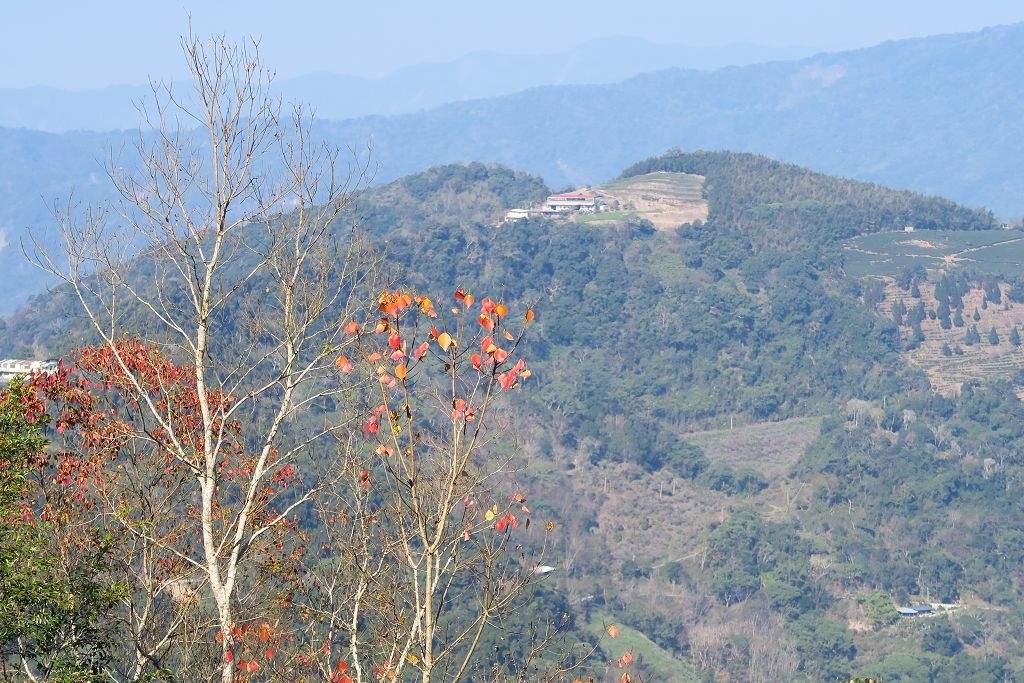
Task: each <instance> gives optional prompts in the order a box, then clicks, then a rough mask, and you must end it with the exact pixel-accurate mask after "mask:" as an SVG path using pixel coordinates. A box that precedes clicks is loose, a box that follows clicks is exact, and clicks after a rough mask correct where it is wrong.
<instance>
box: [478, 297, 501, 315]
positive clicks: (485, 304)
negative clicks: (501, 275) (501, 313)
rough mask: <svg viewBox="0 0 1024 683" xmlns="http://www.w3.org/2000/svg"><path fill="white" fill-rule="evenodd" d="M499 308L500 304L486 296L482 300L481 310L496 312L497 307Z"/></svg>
mask: <svg viewBox="0 0 1024 683" xmlns="http://www.w3.org/2000/svg"><path fill="white" fill-rule="evenodd" d="M497 308H498V306H497V305H496V304H495V303H494V301H493V300H491V299H489V298H487V297H484V298H483V299H482V300H481V301H480V310H481V311H483V312H484V313H494V311H495V309H497Z"/></svg>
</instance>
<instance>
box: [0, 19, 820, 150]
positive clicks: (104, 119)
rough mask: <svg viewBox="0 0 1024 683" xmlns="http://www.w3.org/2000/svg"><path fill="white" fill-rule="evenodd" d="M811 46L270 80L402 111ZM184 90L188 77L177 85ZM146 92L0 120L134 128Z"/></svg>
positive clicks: (582, 51)
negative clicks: (375, 75)
mask: <svg viewBox="0 0 1024 683" xmlns="http://www.w3.org/2000/svg"><path fill="white" fill-rule="evenodd" d="M812 52H814V50H812V49H810V48H800V47H793V48H770V47H763V46H758V45H750V44H746V43H742V44H734V45H726V46H721V47H689V46H686V45H681V44H659V43H652V42H650V41H647V40H643V39H640V38H628V37H622V36H610V37H606V38H599V39H595V40H591V41H587V42H585V43H582V44H580V45H577V46H575V47H572V48H570V49H567V50H561V51H552V52H551V53H550V54H540V55H507V54H500V53H496V52H486V51H479V52H473V53H470V54H467V55H465V56H463V57H460V58H459V59H456V60H454V61H451V62H444V63H426V64H414V65H411V66H406V67H402V68H400V69H397V70H395V71H394V72H392V73H390V74H388V75H386V76H383V77H380V78H364V77H360V76H352V75H348V74H343V73H328V72H319V73H309V74H305V75H302V76H297V77H294V78H289V79H282V80H279V81H278V82H277V83H276V89H277V92H278V94H279V95H280V96H281V97H282V98H283V99H284V100H286V101H290V102H291V101H294V102H301V103H304V104H308V105H309V106H311V107H312V108H314V109H315V110H316V111H317V113H318V115H319V116H320V117H322V118H327V119H348V118H355V117H360V116H368V115H373V114H376V115H395V114H404V113H410V112H415V111H419V110H422V109H427V108H430V107H437V106H439V105H442V104H445V103H447V102H456V101H463V100H469V99H478V98H483V97H496V96H500V95H507V94H510V93H514V92H519V91H521V90H525V89H527V88H532V87H537V86H542V85H564V84H570V83H614V82H617V81H621V80H623V79H626V78H630V77H632V76H635V75H636V74H639V73H643V72H647V71H654V70H657V69H666V68H679V67H683V68H689V69H699V70H712V69H719V68H722V67H725V66H730V65H742V64H757V63H760V62H766V61H770V60H780V59H794V58H797V57H803V56H806V55H809V54H811V53H812ZM180 86H181V87H180V88H178V89H179V90H180V91H181V92H182V93H186V92H187V91H188V85H187V83H182V84H180ZM151 96H152V91H151V88H150V86H148V85H135V86H133V85H117V86H110V87H107V88H100V89H94V90H84V91H69V90H62V89H58V88H50V87H33V88H0V126H2V127H8V128H29V129H33V130H41V131H46V132H51V133H61V132H68V131H74V130H94V131H110V130H124V129H131V128H136V127H138V126H139V121H140V119H139V111H138V109H137V106H136V105H137V103H139V102H142V101H145V100H147V99H149V98H151Z"/></svg>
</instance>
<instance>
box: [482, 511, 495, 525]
mask: <svg viewBox="0 0 1024 683" xmlns="http://www.w3.org/2000/svg"><path fill="white" fill-rule="evenodd" d="M484 519H486V520H487V521H488V522H489V521H491V520H492V519H494V513H493V512H491V511H490V510H488V511H487V512H485V513H484Z"/></svg>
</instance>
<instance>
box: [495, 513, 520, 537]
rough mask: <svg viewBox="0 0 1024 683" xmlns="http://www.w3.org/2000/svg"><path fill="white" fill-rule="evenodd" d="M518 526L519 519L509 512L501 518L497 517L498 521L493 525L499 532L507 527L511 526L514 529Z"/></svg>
mask: <svg viewBox="0 0 1024 683" xmlns="http://www.w3.org/2000/svg"><path fill="white" fill-rule="evenodd" d="M518 526H519V520H518V519H516V516H515V515H513V514H512V513H511V512H510V513H508V514H507V515H505V516H504V517H502V518H501V519H499V520H498V523H497V524H495V525H494V528H495V529H497V530H498V531H499V532H501V531H504V530H505V529H507V528H508V527H512V528H513V529H515V528H517V527H518Z"/></svg>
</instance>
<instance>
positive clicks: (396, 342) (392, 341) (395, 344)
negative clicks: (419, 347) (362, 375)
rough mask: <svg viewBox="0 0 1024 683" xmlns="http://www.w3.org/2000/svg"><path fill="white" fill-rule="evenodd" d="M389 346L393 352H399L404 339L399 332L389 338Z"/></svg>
mask: <svg viewBox="0 0 1024 683" xmlns="http://www.w3.org/2000/svg"><path fill="white" fill-rule="evenodd" d="M388 346H390V347H391V349H392V350H394V351H397V350H398V349H399V348H401V346H402V337H401V336H399V334H398V333H397V332H394V333H392V334H391V336H389V337H388Z"/></svg>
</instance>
